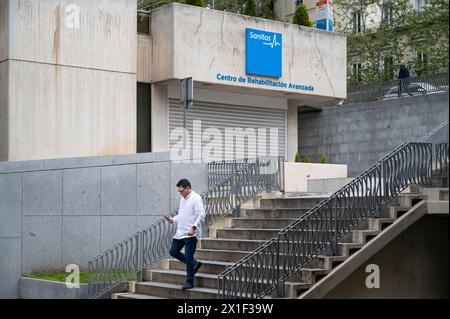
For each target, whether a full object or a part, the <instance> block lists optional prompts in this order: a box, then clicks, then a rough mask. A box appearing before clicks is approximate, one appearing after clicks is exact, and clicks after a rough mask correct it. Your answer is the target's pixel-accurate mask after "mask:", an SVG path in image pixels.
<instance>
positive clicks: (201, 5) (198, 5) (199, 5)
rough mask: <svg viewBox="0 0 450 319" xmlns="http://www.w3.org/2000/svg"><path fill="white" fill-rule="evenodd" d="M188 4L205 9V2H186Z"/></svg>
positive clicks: (195, 0) (194, 0)
mask: <svg viewBox="0 0 450 319" xmlns="http://www.w3.org/2000/svg"><path fill="white" fill-rule="evenodd" d="M186 4H190V5H191V6H197V7H204V6H205V5H204V3H203V0H186Z"/></svg>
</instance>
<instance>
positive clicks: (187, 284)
mask: <svg viewBox="0 0 450 319" xmlns="http://www.w3.org/2000/svg"><path fill="white" fill-rule="evenodd" d="M192 288H194V286H193V285H191V284H190V283H185V284H184V285H183V287H181V290H187V289H192Z"/></svg>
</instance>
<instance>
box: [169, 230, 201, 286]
mask: <svg viewBox="0 0 450 319" xmlns="http://www.w3.org/2000/svg"><path fill="white" fill-rule="evenodd" d="M183 247H184V254H183V253H182V252H181V249H183ZM196 247H197V237H195V236H194V237H188V238H183V239H175V238H174V239H173V240H172V247H170V256H172V257H173V258H176V259H178V260H179V261H181V262H183V263H185V264H186V274H187V278H186V282H187V283H189V284H191V285H192V286H194V268H195V265H197V260H195V259H194V254H195V249H196Z"/></svg>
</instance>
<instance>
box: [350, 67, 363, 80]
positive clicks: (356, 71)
mask: <svg viewBox="0 0 450 319" xmlns="http://www.w3.org/2000/svg"><path fill="white" fill-rule="evenodd" d="M361 69H362V68H361V62H355V63H353V64H352V77H353V79H354V80H355V81H356V82H361V81H362V74H361V71H362V70H361Z"/></svg>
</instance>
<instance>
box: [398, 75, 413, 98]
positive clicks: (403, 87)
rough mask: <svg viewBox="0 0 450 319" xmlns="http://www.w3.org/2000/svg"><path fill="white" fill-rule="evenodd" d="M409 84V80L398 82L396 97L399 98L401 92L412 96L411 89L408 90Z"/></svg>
mask: <svg viewBox="0 0 450 319" xmlns="http://www.w3.org/2000/svg"><path fill="white" fill-rule="evenodd" d="M410 83H411V80H410V79H409V78H404V79H399V80H398V97H401V96H402V93H403V92H406V93H408V95H409V96H412V93H411V89H410V88H409V85H410Z"/></svg>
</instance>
